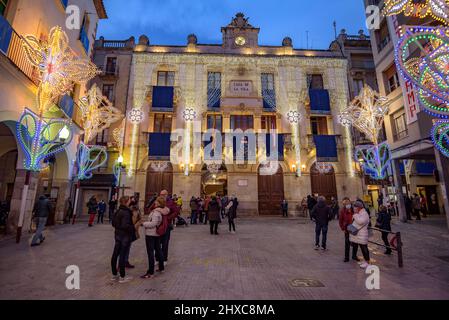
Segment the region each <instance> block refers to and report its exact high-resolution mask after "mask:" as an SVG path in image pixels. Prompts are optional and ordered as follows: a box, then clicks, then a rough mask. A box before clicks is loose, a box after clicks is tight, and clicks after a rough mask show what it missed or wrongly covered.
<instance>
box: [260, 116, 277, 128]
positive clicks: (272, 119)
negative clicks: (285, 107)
mask: <svg viewBox="0 0 449 320" xmlns="http://www.w3.org/2000/svg"><path fill="white" fill-rule="evenodd" d="M261 121H262V124H261V128H262V130H267V131H274V130H276V116H262V118H261Z"/></svg>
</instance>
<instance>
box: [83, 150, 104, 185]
mask: <svg viewBox="0 0 449 320" xmlns="http://www.w3.org/2000/svg"><path fill="white" fill-rule="evenodd" d="M107 161H108V153H107V151H106V147H103V146H86V145H85V144H84V143H82V142H80V145H79V150H78V166H79V170H78V179H79V180H87V179H90V178H92V176H93V174H92V172H93V171H94V170H95V169H98V168H101V167H102V166H104V165H105V164H106V163H107Z"/></svg>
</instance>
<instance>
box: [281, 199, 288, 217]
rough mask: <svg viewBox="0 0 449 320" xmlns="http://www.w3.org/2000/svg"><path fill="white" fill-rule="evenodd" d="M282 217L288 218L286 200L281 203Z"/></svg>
mask: <svg viewBox="0 0 449 320" xmlns="http://www.w3.org/2000/svg"><path fill="white" fill-rule="evenodd" d="M281 209H282V217H286V218H288V201H287V200H286V199H284V200H282V202H281Z"/></svg>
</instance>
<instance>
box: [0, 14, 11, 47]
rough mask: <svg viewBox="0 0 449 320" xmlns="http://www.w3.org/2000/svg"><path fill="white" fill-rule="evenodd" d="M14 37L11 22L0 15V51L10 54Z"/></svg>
mask: <svg viewBox="0 0 449 320" xmlns="http://www.w3.org/2000/svg"><path fill="white" fill-rule="evenodd" d="M11 37H12V27H11V25H10V24H9V22H8V21H7V20H6V19H5V18H4V17H3V16H2V15H0V51H2V52H3V53H4V54H5V55H6V54H8V48H9V43H10V42H11Z"/></svg>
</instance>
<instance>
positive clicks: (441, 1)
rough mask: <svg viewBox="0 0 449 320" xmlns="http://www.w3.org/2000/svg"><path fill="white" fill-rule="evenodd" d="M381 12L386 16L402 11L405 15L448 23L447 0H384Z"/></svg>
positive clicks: (448, 2)
mask: <svg viewBox="0 0 449 320" xmlns="http://www.w3.org/2000/svg"><path fill="white" fill-rule="evenodd" d="M383 13H384V14H385V15H386V16H391V15H397V14H400V13H404V15H406V16H413V17H418V18H426V17H428V16H431V17H432V18H433V19H435V20H438V21H440V22H443V23H445V24H449V1H448V0H424V1H420V2H419V3H417V1H416V0H386V1H385V7H384V10H383Z"/></svg>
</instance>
